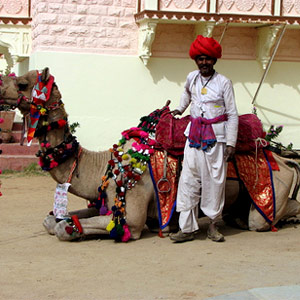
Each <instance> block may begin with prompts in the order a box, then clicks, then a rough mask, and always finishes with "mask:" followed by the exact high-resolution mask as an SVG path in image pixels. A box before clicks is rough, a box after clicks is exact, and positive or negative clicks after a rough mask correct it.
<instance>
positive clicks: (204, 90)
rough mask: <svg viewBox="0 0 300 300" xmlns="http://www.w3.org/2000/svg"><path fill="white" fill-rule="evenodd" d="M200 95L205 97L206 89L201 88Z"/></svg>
mask: <svg viewBox="0 0 300 300" xmlns="http://www.w3.org/2000/svg"><path fill="white" fill-rule="evenodd" d="M201 94H202V95H206V94H207V89H206V88H205V87H203V88H202V89H201Z"/></svg>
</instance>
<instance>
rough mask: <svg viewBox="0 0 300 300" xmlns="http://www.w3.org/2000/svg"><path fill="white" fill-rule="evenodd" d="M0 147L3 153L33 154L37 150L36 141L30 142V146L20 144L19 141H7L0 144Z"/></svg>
mask: <svg viewBox="0 0 300 300" xmlns="http://www.w3.org/2000/svg"><path fill="white" fill-rule="evenodd" d="M0 149H1V150H2V154H1V156H3V155H29V156H30V155H33V156H34V155H35V154H36V153H37V151H38V150H39V144H38V143H32V145H31V146H26V145H23V146H21V145H20V144H19V143H8V144H1V145H0Z"/></svg>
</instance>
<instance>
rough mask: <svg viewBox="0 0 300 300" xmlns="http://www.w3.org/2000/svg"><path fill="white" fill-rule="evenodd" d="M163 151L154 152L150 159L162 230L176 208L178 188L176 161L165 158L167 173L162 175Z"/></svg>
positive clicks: (177, 163)
mask: <svg viewBox="0 0 300 300" xmlns="http://www.w3.org/2000/svg"><path fill="white" fill-rule="evenodd" d="M164 158H165V155H164V151H161V150H155V152H154V154H153V155H151V158H150V164H149V169H150V174H151V177H152V181H153V185H154V190H155V195H156V200H157V209H158V220H159V226H160V228H161V229H164V228H165V227H166V226H167V225H168V224H169V221H170V220H171V217H172V214H173V212H174V210H175V208H176V195H177V186H178V177H179V176H178V166H179V162H178V159H177V158H176V157H174V156H171V155H168V156H167V172H166V178H163V175H164Z"/></svg>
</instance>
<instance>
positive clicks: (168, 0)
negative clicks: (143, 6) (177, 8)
mask: <svg viewBox="0 0 300 300" xmlns="http://www.w3.org/2000/svg"><path fill="white" fill-rule="evenodd" d="M171 2H172V0H162V3H163V5H164V7H168V6H169V5H170V3H171Z"/></svg>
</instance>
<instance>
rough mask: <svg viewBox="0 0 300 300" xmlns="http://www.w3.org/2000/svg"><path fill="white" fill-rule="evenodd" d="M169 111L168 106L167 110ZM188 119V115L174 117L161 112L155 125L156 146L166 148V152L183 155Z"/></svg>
mask: <svg viewBox="0 0 300 300" xmlns="http://www.w3.org/2000/svg"><path fill="white" fill-rule="evenodd" d="M167 111H168V112H169V111H170V110H169V108H168V110H167ZM189 121H190V116H186V117H183V118H181V119H177V118H174V117H173V116H172V115H171V114H170V113H164V114H162V116H161V118H160V120H159V122H158V124H157V125H156V132H155V139H156V142H157V145H156V148H162V149H164V150H167V152H168V153H170V154H172V155H175V156H178V155H183V150H184V145H185V142H186V136H185V135H184V131H185V129H186V127H187V125H188V123H189Z"/></svg>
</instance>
